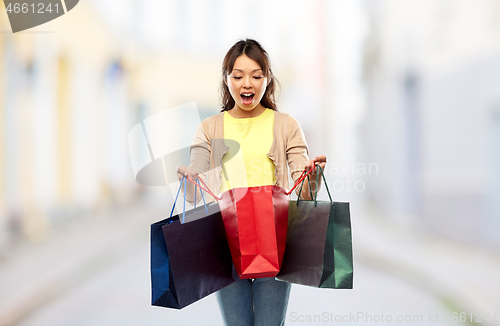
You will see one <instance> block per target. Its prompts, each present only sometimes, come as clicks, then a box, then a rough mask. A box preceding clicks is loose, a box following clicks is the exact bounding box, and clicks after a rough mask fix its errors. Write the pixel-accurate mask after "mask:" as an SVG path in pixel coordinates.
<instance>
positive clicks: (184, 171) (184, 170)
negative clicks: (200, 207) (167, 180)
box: [177, 165, 201, 203]
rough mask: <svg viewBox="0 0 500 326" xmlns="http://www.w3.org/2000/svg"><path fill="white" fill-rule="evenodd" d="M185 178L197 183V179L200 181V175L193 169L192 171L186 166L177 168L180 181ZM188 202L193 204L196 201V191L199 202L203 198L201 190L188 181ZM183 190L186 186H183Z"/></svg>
mask: <svg viewBox="0 0 500 326" xmlns="http://www.w3.org/2000/svg"><path fill="white" fill-rule="evenodd" d="M183 176H187V177H188V178H189V179H191V180H193V181H195V182H196V179H198V173H196V172H195V171H194V170H193V169H190V168H189V167H187V166H184V165H179V166H177V177H178V178H179V181H181V180H182V177H183ZM186 185H187V186H186V200H187V201H188V202H189V203H192V202H193V201H194V197H195V196H194V193H195V191H196V192H197V198H198V200H199V198H200V196H201V192H200V189H198V188H197V187H195V185H194V184H193V183H192V182H189V181H188V180H186ZM181 189H182V191H184V184H181Z"/></svg>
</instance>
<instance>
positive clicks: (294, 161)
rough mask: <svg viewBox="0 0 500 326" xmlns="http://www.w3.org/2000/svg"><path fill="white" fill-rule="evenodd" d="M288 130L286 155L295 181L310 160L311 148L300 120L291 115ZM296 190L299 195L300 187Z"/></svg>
mask: <svg viewBox="0 0 500 326" xmlns="http://www.w3.org/2000/svg"><path fill="white" fill-rule="evenodd" d="M286 130H287V133H286V134H287V137H286V157H287V162H288V167H289V169H290V174H291V176H292V180H293V182H294V183H295V182H296V181H297V179H298V178H299V177H300V175H301V174H302V171H304V167H305V166H306V164H307V162H308V161H309V149H308V147H307V143H306V139H305V136H304V132H303V131H302V128H301V127H300V124H299V122H298V121H297V120H296V119H295V118H294V117H292V116H290V115H289V116H288V121H287V127H286ZM295 192H296V193H297V195H298V192H299V187H297V188H296V189H295Z"/></svg>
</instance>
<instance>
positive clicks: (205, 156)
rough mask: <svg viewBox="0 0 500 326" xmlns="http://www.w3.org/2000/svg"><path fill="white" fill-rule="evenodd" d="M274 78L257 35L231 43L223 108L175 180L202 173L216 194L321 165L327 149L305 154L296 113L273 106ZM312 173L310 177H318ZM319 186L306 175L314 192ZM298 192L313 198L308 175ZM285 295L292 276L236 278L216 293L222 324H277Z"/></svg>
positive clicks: (278, 181)
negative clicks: (280, 278)
mask: <svg viewBox="0 0 500 326" xmlns="http://www.w3.org/2000/svg"><path fill="white" fill-rule="evenodd" d="M276 83H277V81H276V79H275V77H274V75H273V73H272V71H271V66H270V63H269V57H268V54H267V52H266V51H265V50H264V49H263V48H262V46H261V45H260V44H259V43H258V42H257V41H255V40H252V39H246V40H240V41H238V42H237V43H236V44H234V45H233V46H232V47H231V49H229V51H228V52H227V54H226V56H225V58H224V61H223V67H222V82H221V97H222V110H221V112H220V113H219V114H217V115H215V116H212V117H209V118H207V119H205V120H203V122H202V123H201V124H200V126H199V127H198V130H197V132H196V135H195V137H194V140H193V144H192V146H191V163H190V165H189V167H186V166H179V167H178V175H179V179H181V178H182V176H183V175H186V176H188V177H189V178H191V179H192V180H195V179H196V178H198V176H199V177H201V178H202V179H203V180H205V182H206V184H207V186H208V188H209V189H211V190H212V191H214V190H215V194H218V193H221V192H224V191H226V190H228V189H231V188H235V187H253V186H263V185H272V184H274V185H277V186H280V187H283V188H286V189H289V188H290V186H289V182H288V168H290V172H291V176H292V179H293V180H294V181H295V180H297V179H298V178H299V176H300V174H301V173H302V172H303V171H304V169H307V170H309V169H311V168H312V167H313V166H314V164H319V165H320V166H321V167H322V168H323V169H324V168H325V165H326V157H325V156H324V155H320V156H317V157H315V158H313V159H311V160H309V159H308V148H307V144H306V142H305V138H304V134H303V132H302V129H301V127H300V125H299V123H298V122H297V120H295V119H294V118H293V117H291V116H290V115H288V114H285V113H281V112H278V111H277V106H276V101H275V97H274V91H275V85H276ZM224 139H225V140H224ZM230 140H233V141H230ZM315 172H316V171H314V172H313V173H312V175H311V180H316V175H315V174H314V173H315ZM320 180H321V179H320ZM319 186H320V185H319V184H316V183H315V182H313V181H311V188H312V191H313V192H315V191H316V188H317V187H319ZM186 191H187V194H186V197H187V198H186V199H187V200H188V201H189V202H193V199H194V191H195V189H194V185H193V184H191V183H189V184H188V186H187V189H186ZM197 191H198V193H197V196H196V198H197V199H198V200H199V199H200V198H201V196H200V193H199V190H197ZM297 194H298V189H297ZM206 196H207V197H209V199H208V200H210V199H212V198H211V197H210V196H208V195H206ZM301 198H303V199H311V194H310V192H309V186H308V184H307V179H306V181H305V184H304V187H303V189H302V193H301ZM289 294H290V284H289V283H287V282H281V281H276V280H275V279H274V278H273V277H271V278H258V279H254V280H252V279H243V280H239V281H237V282H235V283H233V284H231V285H229V286H227V287H225V288H223V289H221V290H220V291H218V292H217V293H216V297H217V301H218V302H219V307H220V310H221V314H222V318H223V320H224V323H225V325H226V326H236V325H242V326H250V325H259V326H261V325H270V326H275V325H283V324H284V322H285V314H286V309H287V306H288V297H289Z"/></svg>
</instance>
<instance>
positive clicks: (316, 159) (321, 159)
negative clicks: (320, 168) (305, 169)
mask: <svg viewBox="0 0 500 326" xmlns="http://www.w3.org/2000/svg"><path fill="white" fill-rule="evenodd" d="M314 162H326V156H325V155H319V156H316V157H315V158H314Z"/></svg>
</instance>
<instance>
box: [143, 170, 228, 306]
mask: <svg viewBox="0 0 500 326" xmlns="http://www.w3.org/2000/svg"><path fill="white" fill-rule="evenodd" d="M183 181H184V182H185V179H183ZM181 183H182V182H181ZM179 189H180V188H179ZM178 195H179V191H178V192H177V196H178ZM177 196H176V200H175V201H177ZM184 198H185V197H184ZM184 200H185V199H184ZM195 202H196V200H195ZM174 206H175V202H174ZM172 212H173V208H172ZM182 219H184V223H183V224H182V223H181V221H182ZM232 268H233V267H232V260H231V253H230V251H229V247H228V244H227V239H226V234H225V230H224V224H223V222H222V216H221V213H220V209H219V205H218V204H214V205H210V206H207V205H206V204H204V206H201V207H198V208H194V209H192V210H189V211H187V212H186V211H185V209H183V213H182V214H178V215H176V216H171V217H169V218H167V219H164V220H162V221H159V222H156V223H154V224H152V225H151V288H152V305H154V306H161V307H168V308H175V309H181V308H183V307H186V306H187V305H189V304H191V303H194V302H196V301H198V300H200V299H202V298H204V297H206V296H208V295H209V294H211V293H214V292H216V291H218V290H220V289H221V288H223V287H225V286H227V285H229V284H231V283H233V282H234V278H233V276H232Z"/></svg>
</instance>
